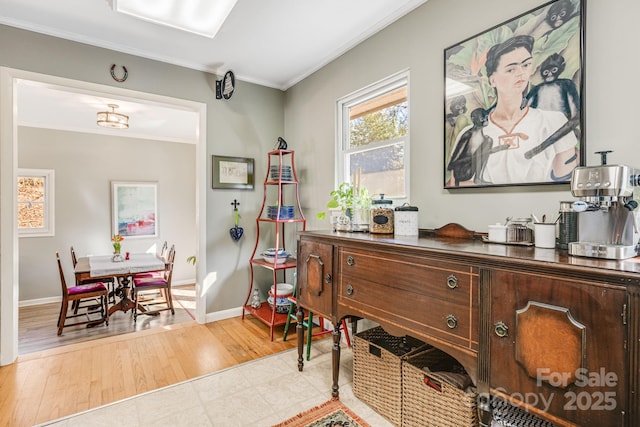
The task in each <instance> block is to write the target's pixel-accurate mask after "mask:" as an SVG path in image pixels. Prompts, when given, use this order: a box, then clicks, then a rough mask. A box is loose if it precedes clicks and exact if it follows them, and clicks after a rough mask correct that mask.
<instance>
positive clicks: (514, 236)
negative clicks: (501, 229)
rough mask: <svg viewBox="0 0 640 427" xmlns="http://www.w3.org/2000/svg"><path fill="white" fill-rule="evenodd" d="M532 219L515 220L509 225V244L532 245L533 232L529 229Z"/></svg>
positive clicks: (510, 221)
mask: <svg viewBox="0 0 640 427" xmlns="http://www.w3.org/2000/svg"><path fill="white" fill-rule="evenodd" d="M529 224H531V218H514V219H511V220H509V222H508V223H507V242H513V243H531V242H533V230H532V229H531V228H530V227H529Z"/></svg>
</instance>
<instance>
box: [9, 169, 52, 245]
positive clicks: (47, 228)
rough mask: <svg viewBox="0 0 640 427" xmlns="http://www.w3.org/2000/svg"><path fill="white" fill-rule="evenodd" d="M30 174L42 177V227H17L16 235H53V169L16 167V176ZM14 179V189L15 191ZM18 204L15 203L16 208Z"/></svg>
mask: <svg viewBox="0 0 640 427" xmlns="http://www.w3.org/2000/svg"><path fill="white" fill-rule="evenodd" d="M22 176H31V177H36V178H44V182H45V188H44V191H45V196H44V227H42V228H19V227H18V224H16V227H17V229H18V237H52V236H55V227H54V225H55V171H54V170H53V169H18V170H17V177H18V178H19V177H22ZM17 185H18V183H17V180H16V191H17ZM17 209H18V206H17V205H16V210H17Z"/></svg>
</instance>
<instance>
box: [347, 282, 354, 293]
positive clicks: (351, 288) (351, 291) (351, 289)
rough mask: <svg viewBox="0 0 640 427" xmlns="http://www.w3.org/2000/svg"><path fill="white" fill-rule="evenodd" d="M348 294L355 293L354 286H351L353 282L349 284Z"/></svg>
mask: <svg viewBox="0 0 640 427" xmlns="http://www.w3.org/2000/svg"><path fill="white" fill-rule="evenodd" d="M347 295H349V296H351V295H353V286H351V284H348V285H347Z"/></svg>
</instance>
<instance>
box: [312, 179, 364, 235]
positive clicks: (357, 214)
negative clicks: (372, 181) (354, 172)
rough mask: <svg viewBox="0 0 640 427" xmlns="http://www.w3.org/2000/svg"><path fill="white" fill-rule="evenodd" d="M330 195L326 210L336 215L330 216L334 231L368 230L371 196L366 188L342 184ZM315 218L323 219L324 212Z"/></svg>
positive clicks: (324, 216)
mask: <svg viewBox="0 0 640 427" xmlns="http://www.w3.org/2000/svg"><path fill="white" fill-rule="evenodd" d="M330 195H331V199H329V201H328V202H327V209H329V210H330V211H333V212H335V213H336V214H337V215H332V216H331V223H332V224H333V226H334V229H335V230H339V231H368V230H369V215H370V210H371V196H370V195H369V191H368V190H367V189H366V188H364V187H358V188H355V187H354V186H353V185H352V184H351V183H348V182H343V183H342V184H340V186H339V187H338V188H337V189H336V190H333V191H332V192H331V193H330ZM316 217H317V218H318V219H325V218H326V212H320V213H318V214H317V215H316Z"/></svg>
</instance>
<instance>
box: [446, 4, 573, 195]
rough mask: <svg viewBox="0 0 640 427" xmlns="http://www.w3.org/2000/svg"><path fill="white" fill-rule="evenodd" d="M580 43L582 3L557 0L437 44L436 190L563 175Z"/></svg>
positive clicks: (569, 157)
mask: <svg viewBox="0 0 640 427" xmlns="http://www.w3.org/2000/svg"><path fill="white" fill-rule="evenodd" d="M583 44H584V10H583V0H556V1H552V2H549V3H546V4H544V5H542V6H539V7H538V8H536V9H533V10H531V11H528V12H525V13H523V14H522V15H519V16H517V17H515V18H513V19H511V20H509V21H507V22H504V23H502V24H499V25H497V26H495V27H493V28H491V29H489V30H487V31H484V32H483V33H480V34H478V35H475V36H473V37H471V38H469V39H467V40H464V41H462V42H460V43H457V44H455V45H454V46H451V47H449V48H447V49H445V50H444V65H445V70H444V74H445V100H444V101H445V102H444V108H445V111H444V188H447V189H453V188H461V187H465V188H469V187H491V186H511V185H538V184H562V183H565V184H566V183H568V182H570V181H571V175H572V172H573V169H574V168H575V167H576V166H581V165H583V164H584V160H583V159H584V155H583V154H584V123H583V117H584V114H583V110H584V107H583V98H584V96H583V87H584V62H583V61H584V59H583Z"/></svg>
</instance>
